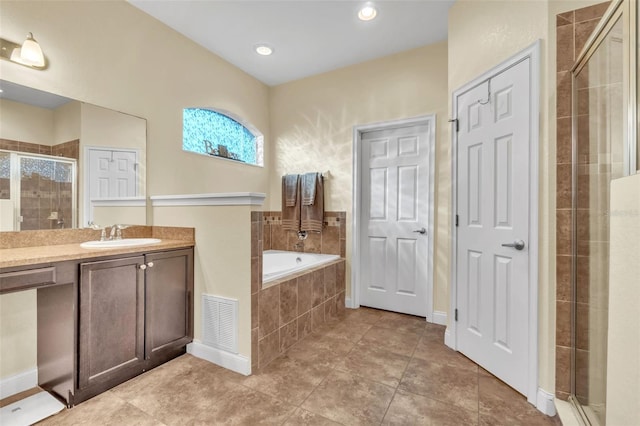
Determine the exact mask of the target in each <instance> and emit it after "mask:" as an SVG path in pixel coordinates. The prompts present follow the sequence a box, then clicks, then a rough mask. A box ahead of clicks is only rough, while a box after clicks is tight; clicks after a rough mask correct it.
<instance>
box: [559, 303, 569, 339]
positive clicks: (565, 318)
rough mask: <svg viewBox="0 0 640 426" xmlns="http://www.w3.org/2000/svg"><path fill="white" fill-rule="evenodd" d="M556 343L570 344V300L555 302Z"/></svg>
mask: <svg viewBox="0 0 640 426" xmlns="http://www.w3.org/2000/svg"><path fill="white" fill-rule="evenodd" d="M556 345H560V346H571V302H565V301H557V302H556Z"/></svg>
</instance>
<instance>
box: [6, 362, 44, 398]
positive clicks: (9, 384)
mask: <svg viewBox="0 0 640 426" xmlns="http://www.w3.org/2000/svg"><path fill="white" fill-rule="evenodd" d="M36 386H38V369H37V368H33V369H31V370H27V371H23V372H22V373H18V374H14V375H13V376H9V377H3V378H2V379H0V399H4V398H7V397H9V396H11V395H15V394H17V393H20V392H24V391H26V390H29V389H31V388H35V387H36Z"/></svg>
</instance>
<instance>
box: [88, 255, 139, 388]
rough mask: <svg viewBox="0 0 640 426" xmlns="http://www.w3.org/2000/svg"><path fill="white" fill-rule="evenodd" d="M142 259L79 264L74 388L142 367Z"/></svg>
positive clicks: (114, 378) (103, 381) (123, 374)
mask: <svg viewBox="0 0 640 426" xmlns="http://www.w3.org/2000/svg"><path fill="white" fill-rule="evenodd" d="M143 263H144V257H143V256H136V257H130V258H126V259H117V260H108V261H103V262H91V263H83V264H81V265H80V346H79V357H80V359H79V370H80V371H79V376H78V381H79V388H80V389H83V388H86V387H89V386H93V385H99V384H100V383H105V382H111V381H117V380H118V378H120V377H125V376H132V371H134V370H135V369H137V368H140V369H142V366H143V363H144V273H143V270H141V269H140V265H142V264H143ZM133 374H134V375H135V373H133Z"/></svg>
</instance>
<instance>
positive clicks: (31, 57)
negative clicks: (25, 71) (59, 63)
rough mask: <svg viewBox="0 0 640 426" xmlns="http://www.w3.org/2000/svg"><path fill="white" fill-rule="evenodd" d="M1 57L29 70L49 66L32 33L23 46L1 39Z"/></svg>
mask: <svg viewBox="0 0 640 426" xmlns="http://www.w3.org/2000/svg"><path fill="white" fill-rule="evenodd" d="M0 57H1V58H2V59H6V60H8V61H11V62H15V63H16V64H20V65H24V66H26V67H29V68H35V69H40V70H41V69H45V68H46V66H47V63H46V61H45V59H44V54H43V53H42V48H41V47H40V45H39V44H38V42H37V41H36V40H35V39H34V38H33V34H31V33H29V34H28V35H27V39H26V40H25V41H24V43H22V45H19V44H18V43H14V42H12V41H9V40H5V39H4V38H0Z"/></svg>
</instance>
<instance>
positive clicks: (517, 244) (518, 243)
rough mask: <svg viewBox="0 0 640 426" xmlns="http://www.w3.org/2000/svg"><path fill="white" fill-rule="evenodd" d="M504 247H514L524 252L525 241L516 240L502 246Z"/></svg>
mask: <svg viewBox="0 0 640 426" xmlns="http://www.w3.org/2000/svg"><path fill="white" fill-rule="evenodd" d="M502 247H513V248H514V249H516V250H522V249H523V248H524V241H522V240H515V241H514V242H512V243H509V244H502Z"/></svg>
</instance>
